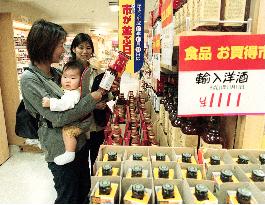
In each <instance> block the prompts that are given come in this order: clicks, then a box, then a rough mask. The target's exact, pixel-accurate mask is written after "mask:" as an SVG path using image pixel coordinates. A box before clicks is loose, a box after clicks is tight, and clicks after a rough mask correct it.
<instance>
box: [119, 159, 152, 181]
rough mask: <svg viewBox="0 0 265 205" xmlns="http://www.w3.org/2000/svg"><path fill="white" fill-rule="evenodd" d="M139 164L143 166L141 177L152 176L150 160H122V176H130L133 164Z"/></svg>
mask: <svg viewBox="0 0 265 205" xmlns="http://www.w3.org/2000/svg"><path fill="white" fill-rule="evenodd" d="M136 165H137V166H141V167H142V168H143V175H142V177H141V178H152V168H151V162H150V161H124V162H123V172H122V177H123V178H132V177H131V171H132V168H133V167H134V166H136Z"/></svg>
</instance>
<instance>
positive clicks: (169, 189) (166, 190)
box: [162, 184, 175, 199]
mask: <svg viewBox="0 0 265 205" xmlns="http://www.w3.org/2000/svg"><path fill="white" fill-rule="evenodd" d="M162 196H163V198H164V199H171V198H174V197H175V196H174V186H173V185H172V184H163V185H162Z"/></svg>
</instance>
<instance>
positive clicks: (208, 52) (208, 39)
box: [179, 35, 265, 71]
mask: <svg viewBox="0 0 265 205" xmlns="http://www.w3.org/2000/svg"><path fill="white" fill-rule="evenodd" d="M179 60H180V71H195V70H197V71H198V70H241V69H244V70H248V69H264V68H265V35H233V36H230V35H227V36H226V35H224V36H181V37H180V59H179Z"/></svg>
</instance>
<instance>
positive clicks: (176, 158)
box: [173, 147, 198, 164]
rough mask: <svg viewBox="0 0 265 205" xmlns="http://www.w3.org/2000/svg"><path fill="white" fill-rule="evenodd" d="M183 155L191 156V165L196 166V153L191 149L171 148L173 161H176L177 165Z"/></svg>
mask: <svg viewBox="0 0 265 205" xmlns="http://www.w3.org/2000/svg"><path fill="white" fill-rule="evenodd" d="M183 153H190V154H191V155H192V157H191V163H192V164H197V160H198V157H197V151H196V149H195V148H192V147H173V157H174V158H173V160H174V161H177V162H178V163H182V160H181V158H182V154H183Z"/></svg>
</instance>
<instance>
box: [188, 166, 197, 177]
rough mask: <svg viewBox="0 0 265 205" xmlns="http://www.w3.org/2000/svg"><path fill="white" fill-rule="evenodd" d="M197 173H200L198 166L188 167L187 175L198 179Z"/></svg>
mask: <svg viewBox="0 0 265 205" xmlns="http://www.w3.org/2000/svg"><path fill="white" fill-rule="evenodd" d="M197 173H198V169H197V168H196V167H192V166H190V167H188V168H187V174H186V177H187V178H192V179H197Z"/></svg>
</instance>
